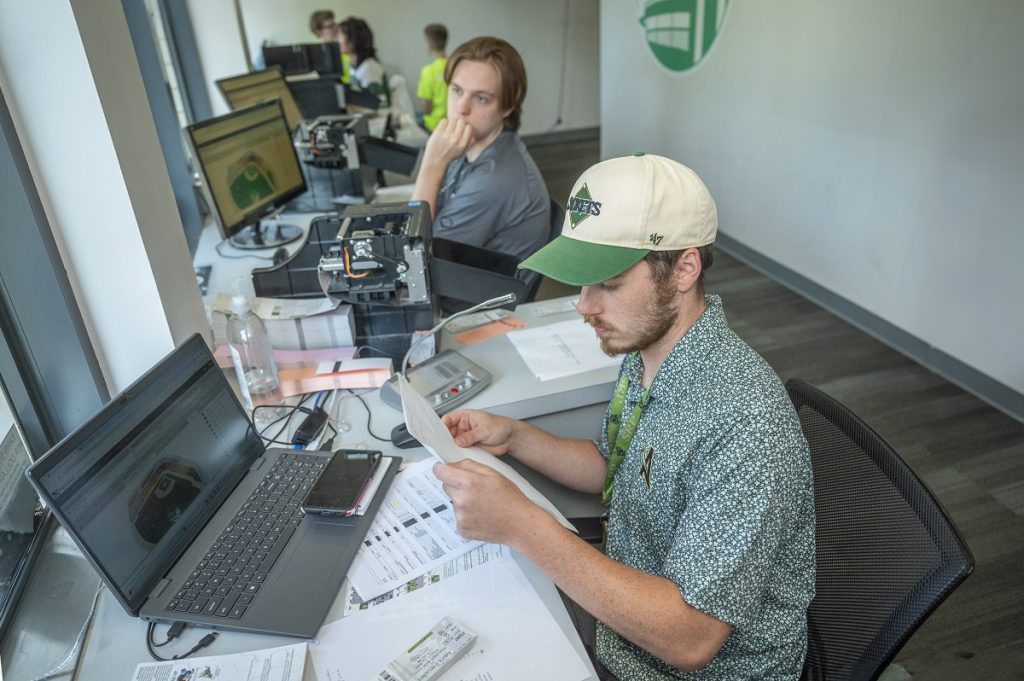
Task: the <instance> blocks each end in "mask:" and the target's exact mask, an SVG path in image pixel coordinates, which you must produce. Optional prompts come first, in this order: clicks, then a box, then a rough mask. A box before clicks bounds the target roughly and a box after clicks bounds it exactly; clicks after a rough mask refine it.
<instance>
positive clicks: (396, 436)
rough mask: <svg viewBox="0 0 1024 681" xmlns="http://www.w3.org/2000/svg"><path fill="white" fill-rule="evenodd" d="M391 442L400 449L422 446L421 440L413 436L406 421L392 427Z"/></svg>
mask: <svg viewBox="0 0 1024 681" xmlns="http://www.w3.org/2000/svg"><path fill="white" fill-rule="evenodd" d="M391 444H393V445H394V446H396V447H398V448H399V449H410V448H412V447H420V446H421V445H420V441H419V440H417V439H416V438H414V437H413V436H412V433H410V432H409V429H408V428H407V427H406V425H405V424H404V423H399V424H398V425H397V426H395V427H394V428H392V429H391Z"/></svg>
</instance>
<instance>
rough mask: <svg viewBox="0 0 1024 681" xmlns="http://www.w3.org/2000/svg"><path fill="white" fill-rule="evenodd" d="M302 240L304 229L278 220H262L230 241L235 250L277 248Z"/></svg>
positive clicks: (247, 226)
mask: <svg viewBox="0 0 1024 681" xmlns="http://www.w3.org/2000/svg"><path fill="white" fill-rule="evenodd" d="M301 238H302V228H301V227H299V226H298V225H289V224H285V223H281V222H278V221H277V220H273V219H271V220H261V221H259V222H255V223H253V224H251V225H246V226H245V227H244V228H242V230H241V231H240V232H238V233H237V234H235V235H234V236H233V237H231V238H230V239H228V242H229V243H230V244H231V245H232V246H234V247H235V248H243V249H257V248H277V247H278V246H284V245H285V244H290V243H291V242H293V241H298V240H299V239H301Z"/></svg>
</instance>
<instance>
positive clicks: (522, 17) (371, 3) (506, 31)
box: [188, 0, 600, 133]
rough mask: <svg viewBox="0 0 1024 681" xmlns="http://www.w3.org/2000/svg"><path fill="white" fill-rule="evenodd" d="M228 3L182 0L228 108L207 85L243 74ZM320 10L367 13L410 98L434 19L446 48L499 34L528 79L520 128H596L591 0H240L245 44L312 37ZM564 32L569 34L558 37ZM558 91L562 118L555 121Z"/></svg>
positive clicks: (208, 72)
mask: <svg viewBox="0 0 1024 681" xmlns="http://www.w3.org/2000/svg"><path fill="white" fill-rule="evenodd" d="M233 5H234V3H233V2H232V0H189V1H188V8H189V12H190V14H191V16H192V23H193V26H194V27H195V31H196V41H197V42H198V43H199V51H200V57H201V59H202V63H203V70H204V72H205V76H206V78H207V81H208V83H209V87H210V99H211V101H212V102H213V106H214V110H215V112H217V113H223V112H224V111H226V110H227V109H226V105H225V103H224V101H223V97H222V96H221V94H220V92H218V91H216V88H215V87H214V86H213V82H214V81H215V80H217V79H218V78H223V77H225V76H232V75H236V74H238V73H243V72H244V71H245V57H244V54H243V52H242V46H241V40H240V38H239V37H238V30H237V23H236V20H235V18H234V13H233ZM322 8H330V9H334V11H335V14H336V16H337V17H338V20H339V21H340V20H342V19H344V18H345V17H346V16H349V15H353V16H358V17H360V18H362V19H365V20H366V22H367V23H369V24H370V27H371V28H372V29H373V32H374V42H375V44H376V47H377V54H378V56H379V58H380V61H381V62H382V63H383V64H384V66H385V68H386V69H388V71H389V72H393V73H400V74H402V75H403V76H404V77H405V80H406V82H407V83H408V84H409V89H410V94H413V95H415V87H416V82H417V80H418V78H419V70H420V68H422V67H423V65H424V64H426V63H427V62H428V61H429V57H428V55H427V52H426V46H425V44H424V40H423V27H424V26H425V25H426V24H428V23H431V22H440V23H443V24H445V25H446V26H447V27H448V33H449V39H448V46H449V48H450V49H451V48H454V47H455V46H457V45H458V44H459V43H461V42H464V41H465V40H468V39H469V38H473V37H475V36H478V35H495V36H498V37H500V38H504V39H505V40H507V41H509V42H510V43H511V44H512V45H513V46H515V47H516V49H518V50H519V51H520V53H521V54H522V56H523V61H524V62H525V64H526V73H527V80H528V92H527V96H526V103H525V105H524V107H523V127H522V130H521V132H523V133H538V132H546V131H549V130H552V129H556V130H571V129H576V128H588V127H594V126H597V125H598V124H599V121H600V118H599V115H598V114H599V111H598V74H599V68H598V63H599V59H598V32H599V31H598V3H597V0H562V1H561V2H549V1H547V0H520V1H518V2H508V0H445V1H443V2H431V3H424V2H417V1H416V0H392V1H390V2H379V1H377V0H351V1H349V2H346V3H343V4H341V5H338V4H336V3H335V4H331V3H323V2H321V0H300V1H297V2H287V3H285V2H279V1H278V0H243V2H242V10H243V17H244V19H245V27H246V33H247V35H248V40H249V44H250V47H251V49H252V50H253V52H258V50H259V46H260V44H261V43H262V41H263V40H270V41H271V42H273V43H277V44H284V43H297V42H312V41H315V38H314V37H313V35H312V34H311V33H310V32H309V28H308V25H309V15H310V13H311V12H313V11H314V10H316V9H322ZM566 8H568V31H567V32H566V25H567V22H566ZM565 35H567V36H568V40H563V36H565ZM563 47H564V48H565V53H566V63H567V69H566V77H565V87H564V89H563V88H561V86H560V84H561V82H562V52H563ZM560 92H561V94H562V107H561V117H562V124H561V125H560V126H557V127H556V126H555V122H556V121H557V120H558V117H559V93H560Z"/></svg>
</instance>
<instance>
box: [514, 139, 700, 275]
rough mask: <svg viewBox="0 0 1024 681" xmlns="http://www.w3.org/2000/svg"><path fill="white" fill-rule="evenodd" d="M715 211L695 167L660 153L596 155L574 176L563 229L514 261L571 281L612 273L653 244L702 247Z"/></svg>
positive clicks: (659, 247)
mask: <svg viewBox="0 0 1024 681" xmlns="http://www.w3.org/2000/svg"><path fill="white" fill-rule="evenodd" d="M717 232H718V210H717V209H716V208H715V201H714V199H712V198H711V193H710V192H709V191H708V188H707V187H706V186H704V183H703V182H702V181H701V179H700V178H699V177H697V173H695V172H693V171H692V170H690V169H689V168H687V167H686V166H684V165H683V164H681V163H677V162H676V161H673V160H672V159H668V158H665V157H663V156H655V155H652V154H643V153H641V154H634V155H633V156H624V157H621V158H612V159H608V160H607V161H602V162H601V163H598V164H597V165H595V166H591V167H590V168H589V169H587V171H586V172H584V173H583V175H581V176H580V178H579V179H578V180H576V184H575V186H574V187H573V189H572V194H571V195H570V196H569V202H568V204H567V205H566V209H565V220H564V221H563V222H562V233H561V234H560V235H559V236H557V237H555V239H554V240H553V241H552V242H551V243H549V244H548V245H546V246H544V247H543V248H541V249H540V250H539V251H537V252H536V253H534V254H533V255H531V256H530V257H529V258H527V259H526V260H524V261H523V262H522V263H520V264H519V267H521V268H525V269H530V270H533V271H535V272H540V273H541V274H543V275H544V276H546V277H550V278H551V279H554V280H556V281H560V282H562V283H565V284H571V285H573V286H589V285H591V284H596V283H598V282H602V281H606V280H608V279H611V278H613V277H616V276H618V275H620V274H622V273H623V272H625V271H626V270H628V269H629V268H630V267H632V266H633V265H635V264H636V263H638V262H640V261H641V260H642V259H643V257H644V256H645V255H647V254H648V253H649V252H651V251H679V250H684V249H687V248H695V247H699V246H706V245H708V244H710V243H712V242H713V241H714V240H715V235H716V233H717Z"/></svg>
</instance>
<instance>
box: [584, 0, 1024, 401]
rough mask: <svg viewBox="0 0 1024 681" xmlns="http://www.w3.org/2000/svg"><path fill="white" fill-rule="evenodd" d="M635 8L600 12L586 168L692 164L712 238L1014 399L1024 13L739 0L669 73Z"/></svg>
mask: <svg viewBox="0 0 1024 681" xmlns="http://www.w3.org/2000/svg"><path fill="white" fill-rule="evenodd" d="M699 4H703V3H699ZM637 5H638V4H637V3H624V2H603V3H602V5H601V18H600V21H601V26H602V31H601V58H602V69H601V92H602V94H601V117H602V135H603V137H602V156H604V157H608V156H616V155H621V154H625V153H630V152H633V151H635V150H637V149H644V150H647V151H651V152H657V153H662V154H664V155H667V156H672V157H674V158H676V159H678V160H680V161H682V162H684V163H686V164H687V165H690V166H692V167H693V168H694V169H695V170H696V171H697V172H698V173H699V174H700V175H701V176H702V177H703V178H704V179H705V181H706V182H707V184H708V186H709V187H710V188H711V191H712V193H713V194H714V196H715V198H716V200H717V202H718V209H719V217H720V222H721V230H722V232H723V233H724V234H726V235H728V236H729V237H731V238H733V239H734V240H735V241H737V242H738V243H740V244H742V245H743V246H745V247H747V248H749V249H752V250H753V251H755V252H757V253H759V254H762V255H763V256H766V257H767V258H769V259H771V260H772V261H775V262H776V263H778V264H781V265H782V266H783V267H785V268H789V269H790V270H793V271H795V272H797V273H800V274H802V275H804V276H805V277H806V278H807V279H809V280H810V281H812V282H814V283H815V284H817V285H819V286H821V287H823V288H824V289H826V290H828V291H830V292H831V293H834V294H836V295H837V296H839V297H840V298H841V299H844V300H846V301H849V302H850V303H852V304H853V305H855V306H858V307H860V308H863V309H864V310H867V311H869V312H870V313H873V314H874V315H877V317H878V318H879V319H880V320H884V322H886V323H888V324H891V325H892V326H893V327H895V328H896V329H899V330H900V331H902V332H905V333H906V334H909V335H910V336H912V337H914V338H916V339H919V340H920V341H922V342H923V344H924V345H925V346H931V347H932V348H934V349H936V350H938V351H939V353H946V354H948V355H949V356H951V357H952V358H955V360H958V361H959V362H962V363H963V364H964V365H966V366H967V367H969V368H971V369H973V370H976V371H977V372H980V374H982V375H984V376H987V377H990V378H991V379H994V380H995V381H997V382H1000V383H1002V384H1005V385H1006V386H1008V387H1009V388H1010V389H1011V390H1013V391H1016V392H1017V393H1024V361H1022V358H1021V357H1022V355H1021V352H1020V347H1021V338H1022V337H1024V304H1022V303H1021V300H1020V294H1021V291H1022V290H1024V268H1021V266H1020V264H1019V261H1020V258H1021V255H1022V254H1024V225H1022V218H1021V216H1022V214H1024V191H1022V187H1024V77H1022V75H1021V66H1022V65H1024V40H1022V39H1021V34H1022V30H1024V3H1021V2H1014V1H1010V0H1008V1H1005V2H975V3H962V2H957V1H955V0H942V1H937V0H902V1H901V2H895V3H894V2H891V1H889V0H859V1H856V2H854V1H852V0H844V1H842V2H816V1H813V0H782V1H779V2H771V3H768V2H753V1H750V0H746V1H744V0H740V1H737V2H732V3H729V4H728V11H727V14H726V17H725V21H724V24H723V27H722V30H721V32H720V33H719V35H718V38H717V40H716V42H715V43H714V44H713V45H712V47H711V49H710V51H709V52H708V53H707V55H706V56H705V59H704V60H703V61H702V62H701V63H699V64H698V65H697V66H696V67H695V68H693V69H692V70H690V71H687V72H684V73H682V74H674V73H671V72H669V71H668V70H666V69H665V68H663V67H661V66H660V65H659V64H658V63H657V62H656V61H655V59H654V58H653V57H652V56H651V53H650V50H649V49H648V46H647V43H646V41H645V39H644V35H643V33H642V29H641V27H640V25H639V24H638V21H637V19H638V16H639V13H640V11H641V10H640V9H638V7H637ZM638 103H643V104H642V105H638Z"/></svg>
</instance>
